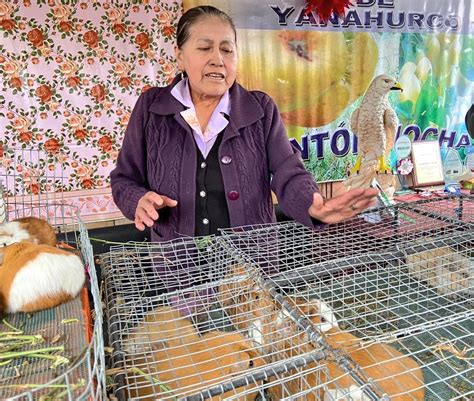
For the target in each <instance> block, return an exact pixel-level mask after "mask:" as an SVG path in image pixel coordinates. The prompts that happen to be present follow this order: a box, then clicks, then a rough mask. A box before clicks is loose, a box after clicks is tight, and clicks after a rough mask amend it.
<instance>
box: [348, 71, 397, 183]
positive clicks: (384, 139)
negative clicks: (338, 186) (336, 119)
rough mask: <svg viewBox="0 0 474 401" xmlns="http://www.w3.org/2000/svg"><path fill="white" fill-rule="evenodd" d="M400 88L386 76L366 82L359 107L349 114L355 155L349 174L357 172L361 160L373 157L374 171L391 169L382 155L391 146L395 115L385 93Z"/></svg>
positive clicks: (394, 129)
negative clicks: (355, 142)
mask: <svg viewBox="0 0 474 401" xmlns="http://www.w3.org/2000/svg"><path fill="white" fill-rule="evenodd" d="M391 90H402V87H401V86H400V84H399V83H398V82H396V81H395V79H393V78H392V77H389V76H388V75H379V76H377V77H375V78H374V79H373V81H372V82H371V83H370V85H369V87H368V88H367V91H366V92H365V95H364V98H363V99H362V102H361V104H360V106H359V107H358V108H357V109H355V110H354V111H353V113H352V116H351V130H352V132H353V133H354V134H355V135H357V140H358V153H359V156H358V158H357V161H356V163H355V165H354V167H353V168H352V169H351V171H350V173H351V174H353V173H357V172H358V171H359V169H360V165H361V162H362V161H364V160H377V161H378V165H377V168H376V172H377V173H378V172H382V171H386V172H389V171H391V169H390V167H389V165H388V164H387V162H386V156H387V154H388V152H390V149H391V148H392V146H393V143H394V140H395V132H396V129H397V126H398V118H397V115H396V114H395V111H394V110H393V109H392V107H391V106H390V103H389V101H388V94H389V93H390V91H391Z"/></svg>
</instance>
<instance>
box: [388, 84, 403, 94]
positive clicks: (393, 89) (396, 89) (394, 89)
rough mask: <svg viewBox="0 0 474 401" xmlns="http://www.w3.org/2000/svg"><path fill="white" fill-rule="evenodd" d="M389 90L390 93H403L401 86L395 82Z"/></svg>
mask: <svg viewBox="0 0 474 401" xmlns="http://www.w3.org/2000/svg"><path fill="white" fill-rule="evenodd" d="M390 90H392V91H402V92H403V89H402V87H401V85H400V84H399V83H398V82H395V84H394V85H393V86H392V87H391V88H390Z"/></svg>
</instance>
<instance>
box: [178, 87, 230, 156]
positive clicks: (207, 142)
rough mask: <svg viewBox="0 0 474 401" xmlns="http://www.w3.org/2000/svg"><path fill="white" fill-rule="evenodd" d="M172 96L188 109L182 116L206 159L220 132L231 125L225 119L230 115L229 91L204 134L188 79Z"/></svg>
mask: <svg viewBox="0 0 474 401" xmlns="http://www.w3.org/2000/svg"><path fill="white" fill-rule="evenodd" d="M171 95H173V96H174V98H175V99H176V100H178V102H180V103H181V104H182V105H183V106H185V107H187V109H186V110H184V111H182V112H181V116H182V117H183V119H184V121H186V122H187V123H188V125H189V126H190V127H191V129H192V130H193V134H194V140H195V141H196V144H197V146H198V148H199V150H200V151H201V153H202V155H203V156H204V158H206V157H207V155H208V154H209V152H210V151H211V149H212V146H213V145H214V143H215V142H216V139H217V135H218V134H219V132H221V131H222V130H223V129H224V128H225V127H227V124H229V120H227V118H226V117H225V115H229V114H230V97H229V91H228V90H227V91H226V92H225V93H224V94H223V95H222V97H221V100H220V101H219V103H218V105H217V107H216V109H215V110H214V112H213V113H212V115H211V118H210V119H209V122H208V123H207V127H206V129H205V130H204V132H202V130H201V125H200V124H199V120H198V119H197V116H196V109H195V108H194V104H193V101H192V99H191V93H190V92H189V84H188V78H184V79H182V80H181V81H179V82H178V83H177V84H176V85H175V86H174V87H173V89H171Z"/></svg>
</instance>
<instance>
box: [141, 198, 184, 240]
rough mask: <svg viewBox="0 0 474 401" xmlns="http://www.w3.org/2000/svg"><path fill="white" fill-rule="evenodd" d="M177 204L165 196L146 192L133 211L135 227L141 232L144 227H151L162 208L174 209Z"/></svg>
mask: <svg viewBox="0 0 474 401" xmlns="http://www.w3.org/2000/svg"><path fill="white" fill-rule="evenodd" d="M177 204H178V202H177V201H175V200H174V199H170V198H168V197H167V196H164V195H158V194H157V193H156V192H153V191H149V192H147V193H146V194H145V195H143V196H142V197H141V198H140V200H139V201H138V205H137V209H136V210H135V227H137V228H138V229H139V230H140V231H143V230H144V229H145V226H147V227H151V226H153V224H154V223H155V221H156V220H158V219H159V217H160V214H159V213H158V210H160V209H163V208H164V207H175V206H176V205H177Z"/></svg>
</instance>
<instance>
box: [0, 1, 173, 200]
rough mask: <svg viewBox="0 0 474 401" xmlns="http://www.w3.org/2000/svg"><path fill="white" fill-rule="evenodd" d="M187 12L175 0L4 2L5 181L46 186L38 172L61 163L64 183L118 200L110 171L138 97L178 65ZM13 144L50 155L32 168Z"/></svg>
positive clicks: (31, 190)
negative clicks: (178, 40)
mask: <svg viewBox="0 0 474 401" xmlns="http://www.w3.org/2000/svg"><path fill="white" fill-rule="evenodd" d="M181 13H182V5H181V3H180V2H176V1H172V0H153V1H149V0H132V1H130V2H125V1H118V0H109V1H107V0H105V1H91V0H87V1H86V0H84V1H77V2H64V1H60V0H37V1H35V2H31V1H29V0H23V1H21V0H20V1H16V2H13V1H11V0H0V35H1V37H2V40H1V42H0V88H1V93H0V180H1V179H2V176H6V175H9V176H16V177H17V178H20V180H18V179H17V180H15V181H13V180H12V181H9V187H8V188H7V191H8V194H9V195H13V194H20V193H21V194H35V193H38V192H41V191H46V190H48V188H46V187H44V188H43V187H41V180H38V179H35V178H34V177H35V174H37V176H41V175H46V174H49V173H51V172H52V171H53V170H54V169H61V170H62V171H61V177H64V182H62V184H61V188H62V190H63V191H65V192H74V191H81V192H80V193H81V199H86V198H84V196H83V193H84V191H83V190H87V191H89V192H90V194H91V196H94V191H96V192H97V193H99V192H100V193H101V194H106V195H104V196H106V197H107V203H111V202H110V198H109V196H108V190H107V188H108V187H109V173H110V171H111V170H112V169H113V167H114V164H115V160H116V158H117V154H118V151H119V149H120V144H121V142H122V138H123V134H124V131H125V128H126V126H127V123H128V120H129V117H130V113H131V110H132V108H133V105H134V104H135V101H136V99H137V97H138V96H139V95H140V93H141V92H143V91H145V90H147V89H149V88H150V87H151V86H156V85H166V84H167V83H169V82H170V81H171V80H172V79H173V77H174V76H175V74H176V73H177V67H176V64H175V61H174V41H173V36H174V34H175V30H176V23H177V20H178V19H179V16H180V15H181ZM13 148H19V149H30V148H39V149H41V151H43V152H44V154H45V155H46V160H44V161H43V162H41V163H39V164H35V166H36V167H37V168H36V169H34V168H32V167H31V165H32V164H31V163H29V161H28V160H16V159H18V157H19V158H20V159H21V158H22V157H24V154H25V155H26V154H27V152H25V153H24V154H20V155H19V153H18V151H16V154H17V156H16V158H15V152H14V151H13V150H12V149H13ZM18 155H19V156H18ZM18 168H20V169H21V170H22V171H18ZM25 171H26V173H25ZM58 176H59V174H58ZM25 177H26V178H25ZM31 177H33V178H31ZM11 182H15V183H14V184H11ZM12 185H13V186H12ZM49 189H50V190H51V188H49ZM53 189H54V188H53ZM69 195H70V194H69ZM84 202H85V201H84ZM88 202H89V203H90V198H88ZM96 203H100V201H97V202H96Z"/></svg>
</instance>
